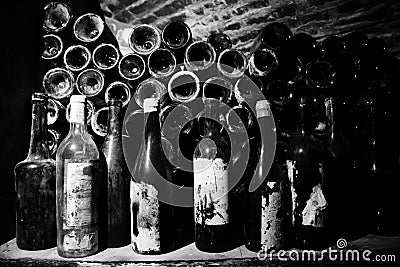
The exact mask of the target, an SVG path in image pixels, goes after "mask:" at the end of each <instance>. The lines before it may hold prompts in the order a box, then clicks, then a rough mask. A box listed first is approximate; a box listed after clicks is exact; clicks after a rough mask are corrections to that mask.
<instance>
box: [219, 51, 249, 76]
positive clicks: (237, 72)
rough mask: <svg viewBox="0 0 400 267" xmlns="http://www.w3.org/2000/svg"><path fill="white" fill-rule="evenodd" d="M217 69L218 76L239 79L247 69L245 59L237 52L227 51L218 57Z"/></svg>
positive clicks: (241, 53)
mask: <svg viewBox="0 0 400 267" xmlns="http://www.w3.org/2000/svg"><path fill="white" fill-rule="evenodd" d="M217 69H218V72H219V74H221V75H223V76H225V77H227V78H230V79H234V78H239V77H241V76H242V75H243V74H244V73H245V71H246V69H247V58H246V56H245V55H244V54H243V52H241V51H239V50H236V49H227V50H225V51H223V52H222V53H221V54H220V55H219V57H218V61H217Z"/></svg>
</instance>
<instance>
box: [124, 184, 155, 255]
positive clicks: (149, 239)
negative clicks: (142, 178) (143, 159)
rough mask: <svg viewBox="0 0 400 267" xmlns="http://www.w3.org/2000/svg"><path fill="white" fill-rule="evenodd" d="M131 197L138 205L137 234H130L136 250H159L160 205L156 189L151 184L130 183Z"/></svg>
mask: <svg viewBox="0 0 400 267" xmlns="http://www.w3.org/2000/svg"><path fill="white" fill-rule="evenodd" d="M131 196H132V197H131V199H132V201H134V202H136V205H137V207H138V211H137V216H136V218H132V219H133V220H136V221H137V230H138V234H137V235H134V234H132V241H133V246H135V249H136V250H137V251H141V252H146V251H147V252H149V251H160V250H161V246H160V225H159V223H160V205H159V202H158V191H157V189H156V188H155V187H154V186H153V185H151V184H145V183H143V182H142V183H140V184H139V183H132V184H131Z"/></svg>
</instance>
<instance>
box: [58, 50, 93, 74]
mask: <svg viewBox="0 0 400 267" xmlns="http://www.w3.org/2000/svg"><path fill="white" fill-rule="evenodd" d="M90 58H91V54H90V51H89V49H87V48H86V47H85V46H83V45H71V46H70V47H68V48H67V50H65V52H64V66H65V67H66V68H67V69H69V70H71V71H81V70H83V69H85V68H86V67H87V66H88V65H89V63H90Z"/></svg>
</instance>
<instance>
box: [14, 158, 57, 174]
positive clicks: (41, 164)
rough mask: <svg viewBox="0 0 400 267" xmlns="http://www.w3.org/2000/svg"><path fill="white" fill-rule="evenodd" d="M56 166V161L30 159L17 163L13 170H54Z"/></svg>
mask: <svg viewBox="0 0 400 267" xmlns="http://www.w3.org/2000/svg"><path fill="white" fill-rule="evenodd" d="M55 165H56V161H55V160H53V159H37V160H35V159H30V158H26V159H25V160H23V161H20V162H18V163H17V164H16V165H15V167H14V170H15V171H17V170H21V169H38V168H54V167H55Z"/></svg>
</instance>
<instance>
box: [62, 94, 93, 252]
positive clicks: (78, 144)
mask: <svg viewBox="0 0 400 267" xmlns="http://www.w3.org/2000/svg"><path fill="white" fill-rule="evenodd" d="M70 103H71V113H70V115H69V123H70V130H69V133H68V135H67V136H66V137H65V138H64V140H63V141H62V142H61V144H60V146H59V147H58V150H57V154H56V164H57V168H56V175H57V176H56V177H57V178H56V183H57V199H56V200H57V201H56V203H57V252H58V254H59V255H60V256H62V257H67V258H74V257H85V256H89V255H91V254H94V253H96V252H97V250H98V246H99V245H98V240H99V231H98V225H99V216H98V213H99V205H98V200H99V187H100V177H101V173H100V172H99V170H100V168H99V159H100V154H99V151H98V149H97V146H96V144H95V142H94V141H93V139H92V136H91V135H90V134H89V133H88V131H87V126H86V117H85V111H86V108H85V104H86V97H85V96H83V95H73V96H71V100H70Z"/></svg>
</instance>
